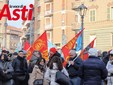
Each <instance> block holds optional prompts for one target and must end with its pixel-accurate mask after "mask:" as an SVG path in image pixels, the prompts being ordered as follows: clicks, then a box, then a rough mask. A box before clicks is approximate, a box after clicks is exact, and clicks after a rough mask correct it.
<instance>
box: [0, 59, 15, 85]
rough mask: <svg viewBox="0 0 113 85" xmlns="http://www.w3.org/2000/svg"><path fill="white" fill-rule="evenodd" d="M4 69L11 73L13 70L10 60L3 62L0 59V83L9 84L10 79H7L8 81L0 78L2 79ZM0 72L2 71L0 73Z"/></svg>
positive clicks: (1, 84)
mask: <svg viewBox="0 0 113 85" xmlns="http://www.w3.org/2000/svg"><path fill="white" fill-rule="evenodd" d="M4 70H6V72H7V73H10V74H12V72H13V67H12V64H11V62H8V61H4V62H3V61H1V60H0V77H1V78H0V85H11V79H10V80H8V81H3V80H1V79H3V76H2V75H4V74H3V71H4ZM1 72H2V74H1ZM6 75H7V74H6Z"/></svg>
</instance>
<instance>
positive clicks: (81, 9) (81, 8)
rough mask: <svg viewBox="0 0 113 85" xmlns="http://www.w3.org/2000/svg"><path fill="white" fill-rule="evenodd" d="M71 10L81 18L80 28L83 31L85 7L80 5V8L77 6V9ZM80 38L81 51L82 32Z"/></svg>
mask: <svg viewBox="0 0 113 85" xmlns="http://www.w3.org/2000/svg"><path fill="white" fill-rule="evenodd" d="M73 10H75V11H77V12H78V13H79V15H80V16H81V28H82V29H83V27H84V16H85V14H86V11H87V7H86V6H85V5H84V4H81V5H80V6H78V7H77V8H76V7H75V8H73ZM81 36H82V47H81V48H82V49H83V32H82V34H81Z"/></svg>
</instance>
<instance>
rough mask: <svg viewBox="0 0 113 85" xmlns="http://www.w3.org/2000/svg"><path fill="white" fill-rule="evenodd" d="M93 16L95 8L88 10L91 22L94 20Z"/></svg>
mask: <svg viewBox="0 0 113 85" xmlns="http://www.w3.org/2000/svg"><path fill="white" fill-rule="evenodd" d="M95 16H96V13H95V10H91V11H90V21H91V22H94V21H95Z"/></svg>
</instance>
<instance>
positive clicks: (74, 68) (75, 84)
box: [66, 49, 82, 85]
mask: <svg viewBox="0 0 113 85" xmlns="http://www.w3.org/2000/svg"><path fill="white" fill-rule="evenodd" d="M69 54H70V59H69V61H68V64H67V65H66V69H67V71H68V73H69V77H70V85H80V82H81V79H80V77H79V68H80V66H81V64H82V59H81V58H80V57H78V56H77V53H76V51H75V49H72V50H70V52H69Z"/></svg>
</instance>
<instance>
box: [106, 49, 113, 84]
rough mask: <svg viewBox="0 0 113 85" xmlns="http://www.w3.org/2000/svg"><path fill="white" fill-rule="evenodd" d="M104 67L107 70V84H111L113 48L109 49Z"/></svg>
mask: <svg viewBox="0 0 113 85" xmlns="http://www.w3.org/2000/svg"><path fill="white" fill-rule="evenodd" d="M106 68H107V70H108V77H107V85H113V50H111V51H110V56H109V61H108V63H107V66H106Z"/></svg>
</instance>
